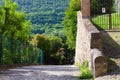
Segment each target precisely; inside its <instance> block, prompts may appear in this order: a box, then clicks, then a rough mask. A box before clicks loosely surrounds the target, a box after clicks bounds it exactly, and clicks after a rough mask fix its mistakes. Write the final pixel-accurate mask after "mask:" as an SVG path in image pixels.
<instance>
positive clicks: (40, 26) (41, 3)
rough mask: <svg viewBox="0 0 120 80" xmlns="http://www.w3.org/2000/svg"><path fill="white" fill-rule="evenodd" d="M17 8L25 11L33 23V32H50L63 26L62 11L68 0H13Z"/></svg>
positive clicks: (65, 7)
mask: <svg viewBox="0 0 120 80" xmlns="http://www.w3.org/2000/svg"><path fill="white" fill-rule="evenodd" d="M13 1H15V2H17V3H18V5H19V7H20V8H19V10H20V11H22V12H25V13H27V19H28V20H31V22H32V23H33V29H32V32H33V33H45V34H50V33H53V32H56V31H57V32H58V31H59V30H60V29H61V28H62V27H63V26H62V24H61V22H62V20H63V18H64V12H65V10H66V9H67V7H68V4H69V1H70V0H13Z"/></svg>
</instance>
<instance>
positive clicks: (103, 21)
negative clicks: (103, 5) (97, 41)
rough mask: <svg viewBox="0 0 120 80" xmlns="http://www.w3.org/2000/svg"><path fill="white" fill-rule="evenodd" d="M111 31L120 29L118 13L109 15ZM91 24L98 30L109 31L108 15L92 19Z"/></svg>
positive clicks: (119, 15)
mask: <svg viewBox="0 0 120 80" xmlns="http://www.w3.org/2000/svg"><path fill="white" fill-rule="evenodd" d="M111 21H112V29H115V28H120V13H112V14H111ZM92 22H93V24H95V25H96V26H97V27H98V29H105V30H107V29H109V15H108V14H104V15H99V16H96V17H94V18H92Z"/></svg>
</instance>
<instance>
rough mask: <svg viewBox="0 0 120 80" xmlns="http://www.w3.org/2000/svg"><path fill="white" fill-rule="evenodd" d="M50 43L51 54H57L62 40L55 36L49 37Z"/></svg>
mask: <svg viewBox="0 0 120 80" xmlns="http://www.w3.org/2000/svg"><path fill="white" fill-rule="evenodd" d="M50 42H51V48H52V53H56V52H58V51H59V49H60V48H61V47H62V45H63V43H62V39H61V38H59V37H57V36H51V37H50Z"/></svg>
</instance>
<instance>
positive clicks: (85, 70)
mask: <svg viewBox="0 0 120 80" xmlns="http://www.w3.org/2000/svg"><path fill="white" fill-rule="evenodd" d="M80 72H81V75H80V77H79V78H80V79H91V78H93V76H92V72H91V71H90V70H89V67H88V61H85V62H84V63H83V65H82V66H80Z"/></svg>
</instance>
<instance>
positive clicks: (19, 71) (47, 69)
mask: <svg viewBox="0 0 120 80" xmlns="http://www.w3.org/2000/svg"><path fill="white" fill-rule="evenodd" d="M76 76H79V68H78V67H76V66H73V65H40V66H25V67H19V68H15V69H9V70H7V71H4V72H0V80H80V79H78V78H77V77H76Z"/></svg>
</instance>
